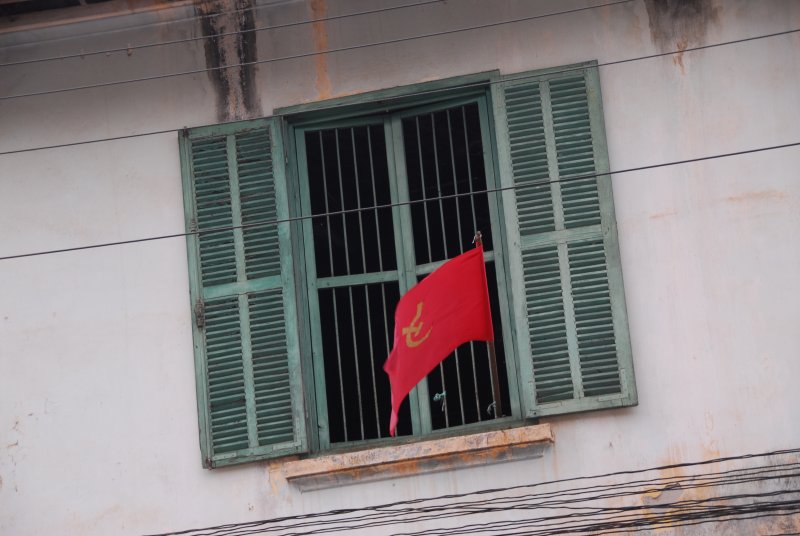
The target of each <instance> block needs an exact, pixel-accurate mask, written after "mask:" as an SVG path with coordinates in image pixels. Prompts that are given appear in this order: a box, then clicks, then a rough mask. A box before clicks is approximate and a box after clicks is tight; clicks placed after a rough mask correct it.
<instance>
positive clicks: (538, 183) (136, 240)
mask: <svg viewBox="0 0 800 536" xmlns="http://www.w3.org/2000/svg"><path fill="white" fill-rule="evenodd" d="M797 146H800V141H798V142H793V143H784V144H781V145H771V146H768V147H759V148H756V149H745V150H742V151H735V152H730V153H721V154H716V155H709V156H701V157H696V158H687V159H684V160H674V161H671V162H663V163H660V164H649V165H645V166H637V167H632V168H627V169H620V170H616V171H609V172H607V173H588V174H583V175H576V176H574V177H568V178H564V179H555V180H548V181H532V182H530V183H526V184H519V185H512V186H501V187H497V188H486V189H484V190H474V191H471V192H464V193H458V194H448V195H439V196H436V197H429V198H426V199H419V200H413V201H403V202H397V203H386V204H383V205H375V206H371V207H365V208H353V209H344V210H338V211H330V212H325V213H321V214H313V215H304V216H294V217H291V218H284V219H273V220H262V221H257V222H253V223H248V224H243V225H231V226H225V227H214V228H210V229H203V230H198V231H188V232H183V233H171V234H164V235H157V236H149V237H144V238H134V239H130V240H119V241H115V242H103V243H99V244H91V245H88V246H75V247H71V248H61V249H51V250H46V251H37V252H32V253H20V254H17V255H7V256H4V257H0V261H7V260H12V259H21V258H26V257H37V256H41V255H52V254H56V253H68V252H72V251H82V250H87V249H97V248H102V247H110V246H121V245H127V244H137V243H141V242H152V241H154V240H164V239H169V238H181V237H186V236H192V235H206V234H213V233H220V232H228V231H232V230H234V229H250V228H254V227H265V226H269V225H278V224H281V223H290V222H295V221H302V220H308V219H314V218H325V217H330V216H339V215H345V214H354V213H359V212H367V211H378V210H382V209H387V208H393V207H400V206H406V205H416V204H420V203H429V202H432V201H441V200H448V199H457V198H460V197H467V196H472V195H484V194H489V193H498V192H504V191H511V190H525V189H528V188H541V187H545V186H549V185H551V184H555V183H569V182H575V181H580V180H586V179H591V178H597V177H604V176H610V175H621V174H623V173H633V172H638V171H646V170H650V169H657V168H662V167H670V166H677V165H683V164H691V163H697V162H705V161H708V160H717V159H720V158H730V157H734V156H742V155H746V154H753V153H760V152H765V151H773V150H777V149H786V148H790V147H797Z"/></svg>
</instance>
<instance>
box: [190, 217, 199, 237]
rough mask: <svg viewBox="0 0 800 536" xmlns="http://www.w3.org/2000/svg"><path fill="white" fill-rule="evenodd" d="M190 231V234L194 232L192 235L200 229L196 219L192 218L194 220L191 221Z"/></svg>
mask: <svg viewBox="0 0 800 536" xmlns="http://www.w3.org/2000/svg"><path fill="white" fill-rule="evenodd" d="M189 231H190V232H192V233H196V232H197V231H198V228H197V220H196V219H194V218H192V219H191V220H190V221H189Z"/></svg>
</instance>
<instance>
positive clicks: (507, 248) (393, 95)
mask: <svg viewBox="0 0 800 536" xmlns="http://www.w3.org/2000/svg"><path fill="white" fill-rule="evenodd" d="M575 73H579V75H580V76H582V77H583V79H584V81H585V87H586V92H587V95H586V96H587V103H588V115H589V119H590V123H591V140H592V142H591V143H592V152H593V159H594V166H595V169H596V173H597V181H596V182H597V192H598V198H599V206H600V223H599V225H597V226H596V227H595V228H592V229H590V230H588V231H587V230H586V229H583V230H580V229H577V230H561V231H558V230H557V231H555V232H549V233H542V234H541V235H540V236H534V237H531V236H522V235H521V233H520V221H519V219H518V212H517V208H516V207H517V194H516V192H515V189H514V187H515V178H514V166H513V162H512V156H511V148H510V145H509V128H508V121H507V108H506V101H505V91H506V89H507V88H510V87H514V86H521V85H525V84H528V85H530V84H549V83H550V81H552V80H558V79H560V78H563V77H569V76H575ZM542 87H544V86H542ZM459 100H460V101H464V100H474V101H477V102H479V103H482V104H480V106H482V107H483V108H482V112H481V116H480V117H481V129H482V136H483V137H484V141H485V143H484V153H485V154H484V161H485V165H486V166H487V167H489V168H491V169H487V185H489V188H499V189H500V190H501V191H500V193H499V194H490V195H489V196H488V198H489V204H490V211H491V213H492V219H493V227H495V222H496V224H497V225H496V228H495V233H496V234H497V238H498V239H496V240H495V251H494V253H493V256H494V259H495V262H496V263H497V265H496V266H497V274H498V279H499V280H500V281H501V282H502V283H501V284H500V285H499V289H498V290H499V291H500V292H499V297H500V305H501V307H502V308H503V309H504V310H505V311H507V314H506V315H505V316H506V317H507V318H508V319H509V321H508V322H503V324H502V329H503V337H504V340H505V341H506V344H505V348H506V363H507V374H508V380H509V388H510V390H511V391H512V393H509V394H510V399H511V404H512V407H511V411H512V416H511V417H505V418H501V419H498V420H494V421H488V422H484V423H475V424H472V425H464V426H459V427H455V428H453V429H448V430H444V431H443V430H439V431H436V432H433V431H431V430H430V423H429V422H428V423H427V426H426V423H425V418H424V415H425V414H426V411H424V410H423V409H426V408H427V406H425V407H424V408H423V404H422V403H421V402H420V398H422V397H425V398H426V399H427V398H428V397H427V395H426V393H423V392H422V391H427V385H425V382H422V384H421V385H420V386H419V387H418V388H417V389H415V391H414V392H412V395H411V399H412V407H414V408H416V409H415V410H414V411H413V412H412V413H414V414H415V417H414V420H413V426H414V431H415V435H414V436H413V438H412V439H411V440H415V439H421V438H423V437H439V436H443V435H457V434H461V433H466V432H468V431H473V430H475V429H492V428H498V427H508V426H513V425H515V424H516V423H518V424H522V423H523V422H524V421H525V419H531V418H539V417H542V416H547V415H555V414H562V413H573V412H581V411H589V410H597V409H603V408H611V407H619V406H632V405H636V404H637V402H638V397H637V391H636V386H635V379H634V374H633V358H632V353H631V346H630V338H629V333H628V324H627V313H626V309H625V295H624V288H623V281H622V271H621V263H620V257H619V245H618V238H617V227H616V221H615V215H614V200H613V195H612V190H611V177H610V175H609V174H608V172H609V163H608V150H607V147H606V136H605V127H604V119H603V110H602V96H601V93H600V83H599V76H598V70H597V67H596V62H585V63H581V64H576V65H570V66H564V67H558V68H553V69H545V70H538V71H532V72H526V73H516V74H513V75H508V76H502V75H500V74H499V73H498V72H497V71H492V72H485V73H477V74H473V75H467V76H461V77H455V78H450V79H445V80H439V81H433V82H425V83H420V84H415V85H410V86H404V87H398V88H391V89H387V90H380V91H375V92H371V93H366V94H361V95H354V96H348V97H342V98H337V99H331V100H327V101H323V102H315V103H309V104H302V105H297V106H291V107H286V108H281V109H278V110H276V111H275V116H274V117H270V118H265V119H258V120H253V121H243V122H238V123H232V124H226V125H218V126H211V127H201V128H196V129H190V130H185V131H184V132H183V133H181V135H180V137H179V140H180V150H181V162H182V174H183V181H184V204H185V207H186V228H187V230H189V231H195V230H196V228H195V221H194V210H195V209H194V198H193V190H192V188H193V185H192V164H191V152H190V149H191V143H192V141H193V140H196V139H202V138H204V137H209V136H231V135H235V134H237V133H240V132H242V131H247V130H252V129H257V128H262V129H267V130H268V131H269V134H270V139H271V141H272V145H271V151H272V162H273V165H274V169H273V173H274V181H275V192H276V197H277V217H278V218H279V219H280V220H283V223H281V224H280V254H281V282H280V285H281V288H282V289H283V300H284V314H285V322H286V333H287V347H288V354H289V355H288V361H289V367H290V370H291V371H292V375H291V386H292V387H291V395H292V415H293V422H294V427H295V433H296V439H297V440H296V441H295V442H294V444H292V445H288V446H286V447H285V448H283V447H282V448H279V449H260V450H259V449H253V448H250V449H244V450H242V451H240V452H236V453H234V454H232V455H224V456H218V457H215V456H214V453H213V449H212V443H211V434H210V418H209V414H208V404H207V398H208V390H207V385H206V383H207V382H206V357H205V352H204V348H203V333H202V330H201V329H200V328H198V327H197V323H195V322H193V327H192V330H193V338H194V343H195V365H196V381H197V393H198V394H197V398H198V400H197V401H198V414H199V421H200V445H201V453H202V456H203V463H204V466H205V467H219V466H223V465H228V464H234V463H242V462H247V461H253V460H258V459H264V458H270V457H277V456H284V455H288V454H298V453H299V454H302V453H306V452H319V451H322V450H329V449H330V445H329V444H327V442H326V441H325V438H324V437H321V435H320V433H319V428H318V424H319V422H320V421H319V418H320V417H319V415H320V405H319V404H320V399H322V400H324V392H320V391H319V390H318V389H317V385H316V384H315V382H314V375H315V370H316V369H315V367H318V362H319V360H318V359H316V360H315V358H314V356H313V349H314V347H315V345H314V341H313V338H314V335H313V329H312V327H311V325H310V324H311V320H310V318H311V309H312V308H313V304H312V303H310V301H309V288H310V287H309V281H310V279H309V274H308V266H307V263H306V260H305V256H306V255H307V254H308V251H309V247H310V244H309V243H308V241H307V239H306V232H305V231H304V229H303V226H304V225H305V224H304V223H303V221H302V220H299V219H296V218H297V217H298V216H301V215H302V214H303V196H304V192H303V188H304V186H303V185H304V184H307V181H304V178H303V177H302V176H301V169H300V167H299V166H298V162H297V160H298V158H297V155H298V149H302V148H301V147H298V143H297V140H298V139H299V134H298V133H300V132H303V131H304V130H306V129H320V128H325V127H327V126H333V125H337V124H342V123H343V122H353V121H356V122H358V121H362V120H364V118H367V117H370V116H372V117H374V116H377V115H380V116H382V117H386V116H392V117H395V119H394V120H395V121H399V119H397V117H399V116H400V115H402V114H403V113H406V112H404V110H408V112H407V113H411V114H413V113H419V111H420V110H423V109H426V108H428V109H432V108H436V107H443V106H446V105H448V104H449V103H452V102H458V101H459ZM547 128H550V129H552V121H551V123H550V125H549V126H548V127H547ZM387 129H388V130H387V140H389V139H390V138H389V136H392V135H396V134H397V132H395V131H394V130H393V129H392V128H391V126H390V125H389V126H388V127H387ZM398 132H399V131H398ZM547 138H548V140H547V144H548V146H547V147H548V148H547V150H548V159H550V164H549V167H550V171H551V172H552V173H551V175H550V179H551V180H552V179H553V178H556V179H558V167H557V164H554V163H553V161H552V159H553V158H554V157H555V156H554V155H556V153H557V149H558V148H557V147H556V146H555V145H554V143H555V142H554V141H553V133H552V131H550V132H549V134H548V135H547ZM395 143H396V141H395ZM401 145H402V144H401ZM393 184H394V187H395V189H396V188H397V182H396V181H393ZM394 195H396V196H397V200H398V201H403V199H405V198H404V197H403V195H402V192H395V193H394ZM406 197H407V192H406ZM393 200H394V198H393ZM403 210H404V209H403V208H402V207H399V208H395V209H393V211H394V212H396V213H397V214H398V216H396V217H395V219H396V220H397V221H400V222H406V223H408V222H410V216H409V215H405V216H404V217H399V214H400V213H401V212H402V211H403ZM405 210H408V209H407V207H406V208H405ZM403 225H405V224H403ZM395 232H396V233H397V232H399V231H398V230H397V228H396V230H395ZM589 239H599V240H602V244H603V251H604V255H605V263H606V266H605V269H606V271H607V280H608V287H609V290H610V292H609V294H610V297H609V299H610V307H611V311H612V313H613V330H614V337H615V344H616V352H617V354H616V356H617V360H618V361H617V363H618V367H619V372H620V385H621V393H619V394H614V395H601V396H580V393H577V391H576V396H575V397H574V398H572V399H569V400H559V401H558V402H556V403H549V404H548V403H540V402H537V396H536V389H537V388H536V383H535V375H534V365H533V363H534V356H533V353H532V350H531V341H532V339H531V333H530V329H529V325H528V323H527V321H526V318H527V316H528V314H527V307H528V306H529V304H528V303H526V301H525V292H526V280H525V277H526V274H525V273H523V267H522V262H523V261H522V252H523V250H525V248H530V247H531V246H532V245H536V244H540V245H542V244H545V245H546V244H554V245H557V244H562V246H558V247H560V248H561V249H562V250H563V249H564V246H563V244H565V243H566V242H569V241H573V242H574V241H578V242H580V241H581V240H589ZM397 244H400V242H397ZM187 250H188V258H189V273H190V294H191V303H192V306H193V307H194V305H195V304H196V303H197V301H198V299H199V298H201V297H202V296H203V289H202V284H201V281H200V267H199V250H198V238H197V236H196V235H193V234H190V235H189V236H188V238H187ZM312 254H313V252H312ZM559 255H560V257H559V258H560V262H562V278H563V277H567V276H568V273H567V272H564V267H563V263H564V262H567V263H568V262H569V260H568V259H567V260H566V261H564V258H566V257H565V255H566V253H564V252H563V251H561V250H560V253H559ZM412 257H413V255H412ZM403 258H404V256H403V255H400V256H398V263H401V262H403ZM402 269H403V270H405V271H406V272H408V273H406V274H405V275H404V276H402V275H401V274H398V281H399V282H400V285H401V291H404V290H406V289H407V288H408V286H409V285H410V284H411V283H410V278H411V277H412V276H414V277H416V275H417V272H418V267H416V266H410V265H409V266H403V267H402ZM400 270H401V266H400V264H398V272H400ZM565 274H567V275H565ZM563 283H564V281H562V284H563ZM566 289H567V290H569V286H567V287H566ZM570 300H571V298H569V297H566V296H565V298H564V303H565V306H566V307H568V306H569V305H570V303H571V301H570ZM570 329H573V331H574V325H573V327H572V328H570ZM569 336H570V337H572V338H574V337H575V333H574V332H571V333H570V334H569ZM570 344H571V347H572V348H574V347H575V341H574V340H573V341H572V342H571V343H570ZM576 360H577V361H576ZM570 365H571V367H572V369H573V371H574V370H575V368H576V367H579V366H580V356H579V355H577V354H576V355H570ZM316 373H317V374H318V373H319V371H316ZM417 431H419V433H420V434H419V435H416V433H417ZM404 440H405V439H401V441H404ZM395 441H397V440H369V441H365V442H358V445H363V446H371V447H374V446H380V445H384V444H386V445H388V444H392V443H393V442H395ZM353 446H354V444H353V443H350V444H348V445H343V446H341V447H339V446H336V447H334V448H332V449H330V450H333V451H335V450H336V449H337V448H353Z"/></svg>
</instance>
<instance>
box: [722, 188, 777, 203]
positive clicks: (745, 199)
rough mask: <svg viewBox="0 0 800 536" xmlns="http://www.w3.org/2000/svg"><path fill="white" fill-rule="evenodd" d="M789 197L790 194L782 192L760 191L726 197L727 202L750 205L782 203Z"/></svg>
mask: <svg viewBox="0 0 800 536" xmlns="http://www.w3.org/2000/svg"><path fill="white" fill-rule="evenodd" d="M787 197H788V194H787V193H786V192H781V191H780V190H759V191H755V192H747V193H744V194H740V195H731V196H728V197H726V198H725V200H726V201H728V202H730V203H749V202H753V201H781V200H783V199H786V198H787Z"/></svg>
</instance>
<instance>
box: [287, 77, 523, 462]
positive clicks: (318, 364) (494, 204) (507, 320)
mask: <svg viewBox="0 0 800 536" xmlns="http://www.w3.org/2000/svg"><path fill="white" fill-rule="evenodd" d="M492 75H493V76H497V73H492ZM463 78H464V79H466V80H464V79H462V77H459V78H457V79H448V80H446V81H440V82H439V83H438V84H436V85H437V86H439V87H436V88H435V89H433V90H432V89H431V84H430V83H425V84H420V85H419V87H418V86H409V87H407V88H403V89H404V90H405V92H408V93H409V94H410V95H412V97H408V98H399V99H398V101H399V102H396V103H393V104H391V105H387V104H386V102H385V101H384V100H383V99H384V98H385V95H384V94H383V92H375V93H374V94H373V93H369V94H365V95H359V96H356V99H357V100H358V102H357V103H353V104H354V105H357V112H355V115H354V114H353V113H346V114H345V113H342V111H341V110H340V108H338V107H335V108H334V110H333V112H332V113H331V114H330V115H328V113H327V112H328V110H326V109H325V106H324V105H325V104H328V105H330V102H329V101H326V102H325V103H320V104H321V105H322V106H321V108H320V110H318V111H317V113H313V116H312V117H309V111H308V110H305V111H304V112H301V113H299V114H298V115H295V114H291V113H289V114H287V113H285V112H282V115H284V116H285V121H284V125H285V129H286V130H285V132H286V140H287V141H286V145H287V147H288V151H289V152H288V154H287V161H288V168H289V173H287V175H286V180H287V181H288V182H294V183H295V184H293V185H290V184H287V189H292V188H295V189H296V190H297V192H296V196H295V198H294V203H293V205H292V206H291V208H290V211H291V214H292V215H293V217H297V218H301V219H302V218H305V216H304V215H305V214H308V213H309V210H310V207H309V206H308V195H309V193H308V187H309V183H308V176H307V171H306V169H305V165H304V164H301V163H302V162H303V161H304V159H305V150H304V144H305V142H304V139H303V137H304V135H305V133H306V132H308V131H317V130H323V129H327V128H346V127H349V126H363V125H366V124H371V125H380V124H382V125H383V128H384V132H385V142H386V151H387V160H388V164H389V175H390V183H391V184H390V186H391V193H392V201H391V202H392V203H393V204H395V203H399V205H400V206H399V207H394V208H393V209H392V215H393V218H392V219H393V232H394V236H395V251H396V255H397V262H398V267H397V269H396V270H397V272H398V277H397V279H391V281H397V282H398V285H399V288H400V293H401V295H402V294H404V293H405V292H407V291H408V289H409V288H411V286H413V285H414V284H416V283H415V280H416V278H417V277H418V276H419V275H423V274H427V273H430V272H432V271H433V270H434V269H436V268H437V267H438V266H440V265H442V264H444V262H446V261H445V260H442V261H437V262H433V263H428V264H425V265H420V266H417V265H416V260H415V254H414V243H413V232H412V230H411V221H412V218H411V211H410V208H409V206H408V204H404V203H407V202H408V200H409V192H408V183H407V180H408V179H407V175H406V173H405V158H404V144H403V139H402V135H403V134H402V132H403V131H402V126H401V122H402V120H403V118H405V117H411V116H416V115H420V114H425V113H430V112H434V111H439V110H443V109H447V108H450V107H454V106H459V105H464V104H472V103H474V104H475V105H477V107H478V113H479V118H480V129H481V139H482V147H483V161H484V172H485V174H486V183H487V189H489V190H493V189H495V188H497V187H498V186H499V183H500V178H499V176H498V175H497V173H498V169H499V168H498V165H497V147H496V139H495V135H494V130H493V121H494V119H493V108H492V100H491V92H490V79H491V77H488V79H487V78H484V75H473V76H469V77H463ZM477 79H482V80H481V81H480V82H479V83H476V82H475V80H477ZM443 82H449V83H447V84H443ZM464 84H467V85H468V86H471V85H474V86H475V87H467V88H466V89H465V88H463V87H462V86H463V85H464ZM422 88H426V89H428V90H429V91H428V92H431V93H432V95H426V94H425V93H428V92H425V91H424V90H423V91H420V90H421V89H422ZM447 88H449V90H448V89H447ZM418 92H421V93H423V97H424V100H422V99H420V98H419V95H414V94H415V93H418ZM393 93H394V92H393ZM409 99H413V103H410V101H409ZM351 100H352V99H351ZM348 109H349V107H348ZM486 197H487V204H488V207H489V213H490V220H491V222H492V230H493V233H494V237H495V238H494V241H493V251H491V252H487V253H486V258H487V260H490V259H491V260H492V261H493V262H494V263H495V272H496V284H497V291H498V299H499V306H500V309H501V312H502V313H501V316H502V321H501V326H502V332H503V339H504V340H505V341H509V342H508V343H507V344H505V346H504V350H505V362H506V376H507V379H508V386H509V393H508V395H509V399H510V402H511V406H510V408H509V409H510V412H511V415H507V416H505V417H501V418H499V419H492V420H489V421H482V422H476V423H469V424H464V425H458V426H453V427H450V428H447V429H443V430H434V429H433V427H432V422H431V419H430V411H431V405H432V402H431V401H430V396H429V392H428V385H427V382H420V383H419V384H418V385H417V387H416V388H415V389H413V390H412V392H411V393H410V394H409V400H410V403H411V418H412V428H413V430H414V433H413V434H412V435H411V436H409V437H410V438H412V439H414V440H420V439H423V438H427V437H430V436H431V435H433V434H436V435H439V434H442V435H460V434H464V433H470V432H473V431H476V430H483V429H487V427H489V428H492V427H496V426H498V425H499V426H508V424H509V423H512V422H518V421H520V422H521V421H522V420H523V419H524V417H523V414H522V407H523V402H522V394H521V389H520V385H519V383H518V378H519V373H518V367H519V365H518V363H517V362H516V361H517V358H516V357H515V351H514V344H513V343H512V329H513V328H512V325H513V319H512V318H511V307H510V303H509V296H508V288H509V280H508V271H507V262H506V260H505V259H506V255H505V247H506V236H505V225H506V223H505V218H504V217H503V213H504V210H503V206H502V201H501V199H500V196H499V195H497V193H492V192H491V191H490V192H489V193H487V194H486ZM310 222H311V220H310V219H302V223H301V226H302V229H301V230H300V231H299V232H301V233H302V234H303V236H302V237H301V238H300V239H299V240H297V241H295V242H294V244H295V245H296V246H297V247H301V248H302V249H299V250H294V251H295V253H296V254H293V256H294V257H295V258H301V256H302V259H303V260H301V261H299V262H298V263H297V264H298V265H303V266H302V267H297V268H298V275H297V278H296V280H297V281H303V283H300V284H298V285H297V286H298V290H300V291H306V294H304V295H303V296H302V297H301V298H300V299H302V300H303V301H304V311H303V317H302V319H301V326H300V327H301V330H302V332H303V335H302V337H303V339H305V341H304V344H305V347H306V348H307V349H309V350H310V351H309V354H310V359H307V360H306V361H305V365H306V366H310V367H311V368H310V369H308V370H313V374H308V375H305V378H306V381H305V382H304V387H305V389H306V392H313V396H314V401H315V415H316V420H315V421H309V427H310V433H309V436H310V439H311V444H312V450H313V451H323V452H336V451H337V450H346V449H352V448H369V447H376V446H381V445H390V444H394V443H396V442H397V441H398V439H396V438H380V439H367V440H357V441H348V442H339V443H336V444H334V445H331V443H330V441H329V437H328V435H327V430H326V426H327V419H326V418H322V415H324V414H325V412H326V411H327V400H326V394H325V385H324V377H325V375H324V369H323V359H322V356H321V355H320V352H319V351H317V350H316V349H319V348H320V346H321V344H320V334H319V328H318V322H317V323H315V322H313V321H312V319H311V318H312V312H313V311H314V310H318V306H317V296H316V295H315V294H316V293H315V290H316V286H315V284H316V279H315V278H313V277H311V276H310V272H311V271H313V270H312V269H311V268H310V267H311V266H313V263H314V258H315V253H314V249H313V248H314V246H313V244H312V243H311V241H310V240H308V238H309V237H311V236H313V232H312V231H311V223H310ZM403 263H405V264H404V265H403ZM401 265H402V266H401ZM335 277H343V276H335ZM353 277H356V276H353ZM326 279H328V278H326ZM496 321H497V320H496ZM309 361H310V363H309ZM314 378H322V380H321V381H320V382H315V381H314ZM306 399H307V400H309V401H310V398H309V397H307V398H306Z"/></svg>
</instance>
